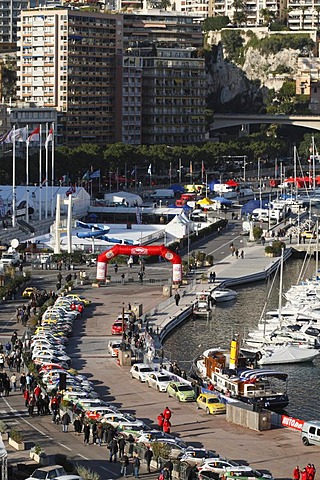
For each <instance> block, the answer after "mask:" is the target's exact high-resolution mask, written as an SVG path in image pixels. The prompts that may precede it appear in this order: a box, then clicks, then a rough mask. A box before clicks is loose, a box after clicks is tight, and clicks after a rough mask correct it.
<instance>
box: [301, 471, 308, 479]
mask: <svg viewBox="0 0 320 480" xmlns="http://www.w3.org/2000/svg"><path fill="white" fill-rule="evenodd" d="M300 478H301V480H308V473H307V470H306V469H305V468H303V469H302V472H301V477H300Z"/></svg>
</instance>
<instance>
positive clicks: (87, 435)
mask: <svg viewBox="0 0 320 480" xmlns="http://www.w3.org/2000/svg"><path fill="white" fill-rule="evenodd" d="M83 433H84V438H83V443H84V444H85V445H89V441H90V423H85V424H84V426H83Z"/></svg>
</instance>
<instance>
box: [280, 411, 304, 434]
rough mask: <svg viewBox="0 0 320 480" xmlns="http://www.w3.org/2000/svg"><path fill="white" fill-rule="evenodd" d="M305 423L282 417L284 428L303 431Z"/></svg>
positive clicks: (285, 416)
mask: <svg viewBox="0 0 320 480" xmlns="http://www.w3.org/2000/svg"><path fill="white" fill-rule="evenodd" d="M303 424H304V421H303V420H299V419H298V418H293V417H288V415H281V425H282V426H283V427H288V428H292V429H293V430H300V431H301V430H302V427H303Z"/></svg>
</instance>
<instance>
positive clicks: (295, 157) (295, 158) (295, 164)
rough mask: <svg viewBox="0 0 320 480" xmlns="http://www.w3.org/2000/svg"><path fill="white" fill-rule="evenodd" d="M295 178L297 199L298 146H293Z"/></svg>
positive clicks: (295, 196)
mask: <svg viewBox="0 0 320 480" xmlns="http://www.w3.org/2000/svg"><path fill="white" fill-rule="evenodd" d="M293 178H294V198H295V200H297V190H298V186H297V147H296V145H294V147H293Z"/></svg>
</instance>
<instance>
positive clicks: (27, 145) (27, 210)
mask: <svg viewBox="0 0 320 480" xmlns="http://www.w3.org/2000/svg"><path fill="white" fill-rule="evenodd" d="M28 133H29V132H28V125H27V141H26V187H27V191H26V222H28V221H29V139H28V138H29V136H28Z"/></svg>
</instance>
